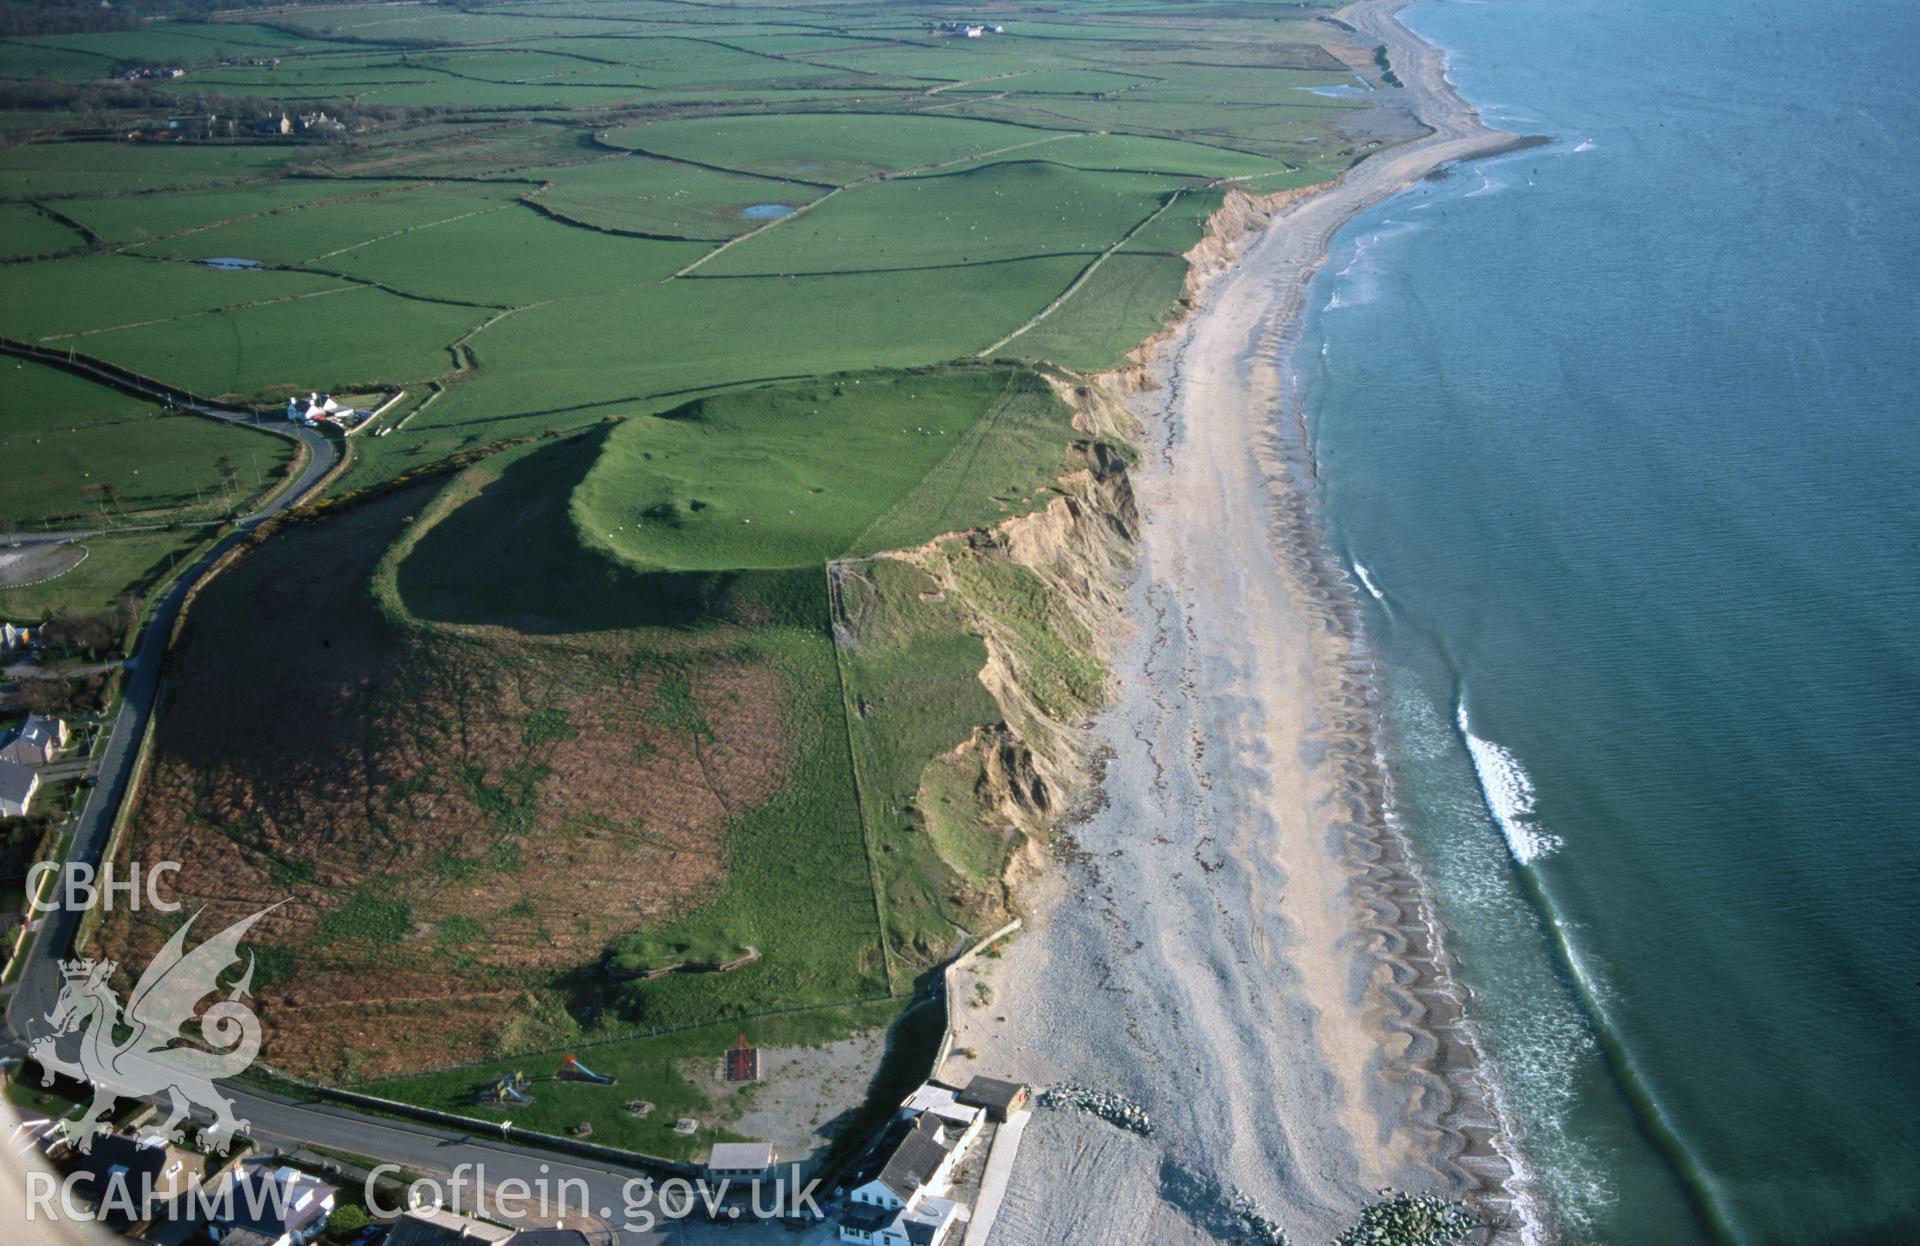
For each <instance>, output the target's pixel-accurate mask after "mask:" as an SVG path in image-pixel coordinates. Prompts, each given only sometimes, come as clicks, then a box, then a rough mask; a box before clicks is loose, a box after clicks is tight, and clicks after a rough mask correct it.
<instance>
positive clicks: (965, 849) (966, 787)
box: [833, 558, 1018, 974]
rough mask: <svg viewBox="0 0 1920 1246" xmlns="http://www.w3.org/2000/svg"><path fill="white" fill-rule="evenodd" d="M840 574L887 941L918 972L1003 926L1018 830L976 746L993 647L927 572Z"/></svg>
mask: <svg viewBox="0 0 1920 1246" xmlns="http://www.w3.org/2000/svg"><path fill="white" fill-rule="evenodd" d="M833 573H834V580H833V582H834V586H835V598H834V616H835V622H836V632H837V634H838V636H839V638H840V646H839V650H838V652H839V658H840V671H841V677H842V679H843V680H844V681H845V688H846V699H847V724H848V728H849V730H850V731H851V732H852V736H853V740H854V756H855V758H856V760H857V766H858V774H859V779H860V800H861V809H862V815H863V819H864V822H865V824H866V828H867V834H868V838H869V843H870V850H871V852H872V853H873V861H874V868H875V876H876V878H877V879H878V881H879V884H880V888H881V897H882V908H881V911H882V916H883V919H884V920H885V922H886V924H887V935H888V942H889V944H890V945H891V946H892V947H894V948H895V949H896V951H897V955H898V957H899V959H900V960H901V961H902V962H904V964H903V966H902V971H901V972H902V973H903V974H904V973H911V972H914V971H918V970H922V969H925V968H927V967H929V966H931V965H934V964H936V963H938V962H939V961H940V960H942V959H944V958H945V957H946V956H948V955H950V954H952V953H953V952H954V951H955V950H956V946H957V943H958V942H959V941H960V940H962V939H963V938H964V937H965V934H966V932H967V931H973V932H974V933H976V934H977V933H979V932H982V931H985V930H988V929H991V928H992V927H993V926H994V925H995V924H997V923H998V922H999V921H1000V920H1004V915H1005V912H1006V910H1005V897H1004V895H1003V893H1002V891H1001V889H1000V876H1001V873H1002V869H1003V867H1004V865H1005V861H1006V857H1007V854H1008V853H1009V852H1010V851H1011V850H1012V849H1013V847H1015V846H1016V844H1017V837H1018V832H1017V831H1016V830H1015V829H1014V828H1013V827H1011V826H1009V825H1005V824H1004V823H1003V822H1002V821H1001V820H999V819H997V818H996V817H995V816H994V814H995V812H996V811H995V810H994V809H993V807H992V802H993V800H994V798H995V795H996V793H995V792H994V790H993V783H992V781H991V779H990V777H989V776H988V775H987V773H986V770H985V765H984V762H983V759H982V756H981V753H980V750H978V749H975V748H969V747H968V746H969V745H972V744H974V743H975V736H976V733H977V732H986V731H990V730H991V729H992V728H994V727H996V726H997V725H998V724H999V723H1000V722H1001V713H1000V709H999V706H998V705H996V704H995V703H994V700H993V698H992V697H991V696H990V695H988V693H987V690H986V688H985V687H984V686H983V685H982V684H981V682H980V671H981V668H982V667H984V666H985V665H986V660H987V651H986V645H985V644H984V642H983V641H982V640H981V639H980V637H979V636H978V635H977V634H976V632H975V631H974V630H973V627H972V625H971V621H970V620H969V619H968V617H967V616H966V615H965V614H964V613H963V612H962V611H961V609H960V608H959V606H958V605H957V604H956V603H954V602H952V601H950V600H948V599H947V598H946V596H945V594H943V593H941V592H940V591H939V586H938V585H937V584H936V583H935V582H934V581H933V580H932V579H931V578H930V577H928V576H927V574H926V573H925V572H923V571H921V570H920V569H918V568H917V567H914V566H913V565H912V564H910V563H906V562H902V561H899V560H896V559H891V558H874V559H866V560H861V561H858V562H849V563H843V564H837V565H836V566H835V567H834V569H833ZM955 780H958V781H955Z"/></svg>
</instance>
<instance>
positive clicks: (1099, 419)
mask: <svg viewBox="0 0 1920 1246" xmlns="http://www.w3.org/2000/svg"><path fill="white" fill-rule="evenodd" d="M1319 189H1321V188H1320V187H1317V186H1311V187H1301V188H1298V189H1295V190H1288V191H1281V192H1278V193H1275V194H1272V195H1250V194H1247V193H1246V192H1244V191H1240V190H1230V191H1228V192H1227V194H1226V198H1225V201H1224V203H1223V204H1222V206H1221V208H1220V210H1219V211H1218V212H1216V213H1215V214H1214V215H1213V216H1212V217H1211V218H1210V219H1209V221H1208V226H1207V232H1206V235H1205V237H1204V238H1202V240H1201V241H1200V242H1199V243H1198V244H1196V245H1195V247H1194V248H1193V250H1191V251H1189V252H1188V253H1187V256H1186V258H1187V261H1188V264H1189V269H1188V274H1187V296H1186V299H1185V300H1183V301H1184V302H1185V303H1187V304H1191V302H1192V301H1193V300H1194V299H1195V298H1197V297H1198V296H1199V295H1200V293H1201V292H1202V291H1203V290H1204V288H1205V287H1206V285H1207V284H1208V283H1209V282H1210V281H1211V280H1212V279H1213V278H1215V277H1217V276H1218V275H1219V274H1221V273H1223V272H1225V271H1226V270H1227V269H1228V268H1229V267H1231V266H1232V264H1233V262H1234V261H1235V259H1236V258H1237V257H1238V256H1239V255H1240V253H1241V252H1242V251H1243V250H1244V249H1245V247H1246V246H1247V245H1248V244H1249V243H1250V242H1251V241H1253V240H1254V239H1255V238H1257V237H1258V236H1259V235H1260V233H1261V232H1262V231H1264V230H1265V229H1266V227H1267V225H1268V224H1269V223H1270V222H1271V220H1272V219H1273V217H1274V215H1275V214H1276V213H1278V212H1279V211H1281V210H1282V209H1283V208H1285V207H1286V206H1287V205H1288V204H1291V203H1294V202H1295V201H1297V200H1299V199H1301V198H1304V197H1306V196H1308V195H1311V194H1314V193H1316V192H1317V191H1318V190H1319ZM1177 328H1178V326H1177V325H1174V326H1170V327H1169V328H1168V329H1167V330H1165V331H1164V332H1163V334H1162V335H1161V337H1164V336H1166V335H1167V334H1171V333H1173V332H1176V331H1177ZM1158 344H1159V339H1158V338H1156V339H1155V340H1154V341H1150V342H1147V343H1144V344H1143V345H1142V346H1141V347H1140V348H1139V349H1137V350H1136V351H1134V352H1133V355H1132V357H1131V358H1130V360H1129V362H1128V363H1127V365H1126V366H1124V367H1122V368H1119V369H1116V370H1115V371H1112V372H1107V373H1102V374H1099V375H1095V376H1074V375H1072V374H1068V373H1064V372H1056V373H1052V374H1050V375H1049V376H1048V380H1049V383H1050V384H1052V386H1053V388H1054V391H1055V393H1057V394H1058V395H1059V397H1060V398H1061V400H1062V401H1064V402H1066V403H1067V404H1068V405H1069V406H1070V407H1071V408H1072V410H1073V426H1074V429H1075V430H1076V432H1077V433H1079V434H1080V436H1079V438H1078V439H1077V440H1076V441H1075V442H1074V444H1073V447H1072V449H1073V453H1074V455H1075V457H1076V458H1077V459H1078V460H1079V462H1080V464H1081V466H1079V467H1077V468H1075V469H1074V470H1072V471H1070V472H1068V473H1067V474H1066V475H1064V476H1062V477H1061V478H1060V479H1059V480H1058V481H1057V482H1056V496H1055V497H1053V499H1052V500H1051V501H1049V502H1048V503H1047V504H1046V505H1045V506H1043V507H1041V508H1040V509H1039V510H1037V511H1033V512H1031V513H1029V514H1026V515H1022V516H1019V517H1018V518H1014V519H1009V520H1007V521H1005V522H1003V523H1000V524H997V525H995V526H994V527H991V528H987V529H983V530H978V531H973V532H965V533H954V534H950V535H948V536H945V537H941V538H940V539H938V540H935V541H932V542H930V543H928V544H927V545H924V546H921V547H919V548H917V549H911V550H902V551H897V552H895V553H893V554H890V555H887V556H888V557H892V558H898V559H900V560H902V561H905V562H909V563H911V564H913V565H914V566H915V567H918V568H919V569H920V570H921V571H923V572H924V573H925V574H926V575H927V576H928V577H929V578H931V579H932V580H933V582H934V583H935V584H936V585H937V586H938V595H939V597H940V599H941V600H942V601H944V602H948V603H951V604H952V605H953V606H955V607H957V608H958V609H960V610H961V611H962V612H963V613H964V614H965V616H966V618H967V619H968V621H969V624H970V625H971V627H972V628H973V629H974V630H975V631H976V632H977V633H978V635H979V636H980V637H981V639H982V640H983V642H984V643H985V646H986V662H985V664H984V666H983V667H982V668H981V670H980V674H979V679H980V682H981V684H982V685H983V686H984V687H985V688H986V689H987V691H988V693H989V694H990V695H991V696H992V698H993V700H994V703H995V704H996V705H997V706H998V707H999V710H1000V714H1001V721H1000V722H999V723H996V724H993V725H991V726H983V727H980V728H977V729H976V730H974V732H973V733H972V735H971V736H970V737H969V738H968V739H967V740H966V741H965V742H963V743H962V744H961V745H959V746H958V747H957V748H955V749H954V750H953V751H952V752H951V753H949V754H947V755H946V756H945V757H943V758H941V759H940V760H939V763H938V764H939V766H940V768H941V770H942V772H943V773H947V774H951V773H954V772H955V771H964V772H966V773H968V774H971V775H977V776H978V777H977V779H976V780H975V781H974V790H973V792H972V793H971V799H972V801H973V803H974V805H975V808H976V810H977V814H978V816H980V817H982V818H984V819H986V820H990V821H992V822H994V823H996V824H997V825H999V826H1000V827H1001V828H1002V831H1003V833H1004V834H1005V835H1006V836H1007V837H1008V839H1009V840H1011V841H1013V842H1012V843H1011V845H1010V848H1011V851H1009V852H1008V853H1007V854H1006V856H1005V857H1004V858H1002V859H1003V860H1004V861H1005V862H1006V871H1005V873H1006V877H1003V878H1001V879H976V880H974V881H975V882H977V883H979V884H981V885H984V886H988V887H995V888H1001V889H1004V887H1005V886H1006V885H1007V884H1009V883H1010V882H1011V880H1012V879H1013V878H1015V877H1017V876H1019V875H1021V874H1024V873H1026V872H1028V871H1030V870H1032V869H1033V868H1035V867H1036V866H1037V865H1038V861H1037V859H1036V857H1035V854H1034V852H1033V847H1034V845H1035V844H1037V843H1039V842H1043V841H1044V839H1045V837H1046V835H1047V833H1048V832H1049V831H1050V830H1051V829H1052V827H1053V826H1054V825H1055V824H1056V823H1057V822H1058V821H1059V820H1060V818H1061V817H1062V816H1064V815H1065V814H1066V813H1067V812H1068V811H1069V810H1070V809H1071V808H1072V806H1073V802H1074V798H1075V795H1076V793H1078V792H1079V791H1080V790H1082V789H1083V787H1084V784H1085V780H1086V778H1087V774H1088V761H1089V749H1090V746H1089V743H1088V736H1087V727H1088V725H1089V724H1090V722H1091V720H1092V717H1093V715H1094V713H1095V712H1096V711H1097V710H1098V709H1099V708H1100V707H1101V706H1102V705H1103V704H1104V703H1105V702H1106V700H1107V699H1108V697H1109V695H1110V693H1111V691H1112V689H1111V678H1112V677H1111V673H1110V671H1109V658H1110V656H1111V654H1112V650H1113V646H1114V645H1115V643H1116V642H1117V640H1118V639H1119V638H1120V637H1121V636H1122V635H1124V634H1125V632H1126V629H1127V628H1128V626H1129V624H1128V622H1127V620H1126V616H1125V580H1126V574H1127V571H1128V568H1129V566H1130V565H1131V563H1132V558H1133V545H1134V542H1135V540H1136V537H1137V535H1138V531H1139V522H1140V517H1139V512H1138V509H1137V506H1136V503H1135V498H1134V491H1133V482H1132V479H1131V476H1130V469H1131V465H1132V460H1133V455H1134V450H1133V445H1134V443H1135V441H1136V439H1137V438H1138V437H1139V435H1140V431H1141V430H1140V426H1139V422H1138V420H1137V419H1136V418H1135V417H1134V415H1133V414H1132V412H1131V411H1130V410H1129V409H1128V402H1129V399H1130V397H1131V396H1132V395H1133V394H1135V393H1137V392H1139V391H1141V390H1143V389H1151V388H1153V387H1154V386H1155V381H1154V379H1153V378H1152V376H1151V374H1150V373H1149V371H1148V368H1147V364H1146V361H1147V360H1148V359H1149V358H1150V357H1151V355H1152V353H1153V351H1154V348H1155V347H1156V346H1157V345H1158ZM930 772H931V769H930ZM1002 898H1003V900H1008V898H1007V897H1005V894H1004V890H1003V891H1002ZM1008 902H1010V900H1008ZM993 907H994V908H995V909H996V910H997V909H998V907H999V906H993Z"/></svg>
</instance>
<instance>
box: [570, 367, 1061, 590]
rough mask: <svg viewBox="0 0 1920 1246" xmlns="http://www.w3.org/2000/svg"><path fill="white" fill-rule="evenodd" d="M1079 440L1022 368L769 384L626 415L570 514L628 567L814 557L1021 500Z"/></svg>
mask: <svg viewBox="0 0 1920 1246" xmlns="http://www.w3.org/2000/svg"><path fill="white" fill-rule="evenodd" d="M1072 437H1073V430H1072V424H1071V416H1070V413H1069V412H1068V410H1067V408H1066V406H1065V405H1064V404H1063V403H1061V402H1060V401H1059V399H1058V398H1057V397H1055V396H1054V394H1053V393H1052V392H1051V391H1050V390H1049V389H1048V388H1047V385H1046V383H1045V382H1044V381H1043V380H1041V379H1040V378H1039V377H1038V376H1036V375H1035V374H1033V373H1032V372H1030V371H1028V370H1026V369H1024V368H1017V367H1009V366H979V367H966V366H958V367H948V368H931V369H925V370H918V371H911V372H882V373H861V374H853V375H845V376H836V377H827V378H822V379H820V380H816V381H807V382H800V383H796V384H790V385H776V386H769V387H767V388H764V389H755V390H748V391H743V392H738V393H729V394H723V395H720V396H717V397H714V398H706V399H701V400H700V401H697V402H693V403H689V404H687V405H686V406H683V407H680V408H678V409H676V410H674V411H671V412H668V413H667V414H665V415H661V416H646V417H641V418H637V419H633V420H629V421H627V422H626V423H624V424H622V425H620V426H619V427H618V428H617V429H615V430H614V431H613V432H612V433H611V434H610V435H608V437H607V438H606V441H605V445H604V448H603V449H602V451H601V454H600V458H599V461H598V462H597V463H595V464H594V467H593V469H592V471H590V472H589V473H588V474H587V476H586V479H585V480H584V481H582V482H581V485H580V487H579V489H578V490H577V491H576V492H575V495H574V503H573V517H574V521H575V522H576V523H577V524H578V526H579V527H580V529H581V531H582V532H583V533H584V534H585V537H586V540H587V542H588V543H590V544H592V545H595V546H598V547H600V548H602V549H605V550H607V551H610V552H612V553H614V554H616V555H618V556H619V557H621V558H624V559H626V560H628V561H630V562H631V564H632V565H634V566H636V567H642V568H648V569H660V570H675V571H690V570H697V571H722V570H737V569H747V568H761V569H766V568H779V567H801V566H815V567H817V566H819V565H820V564H822V563H824V562H826V561H827V560H829V559H834V558H846V557H854V556H859V555H863V554H871V553H876V552H878V551H881V550H887V549H901V548H906V547H909V546H913V545H918V544H920V543H921V542H923V541H926V540H928V539H930V538H932V537H934V536H938V535H939V534H941V533H943V532H951V531H956V530H959V529H964V528H971V527H977V526H980V525H982V524H989V523H994V522H997V521H999V520H1000V519H1003V518H1005V517H1007V516H1008V515H1009V514H1013V513H1016V512H1018V511H1020V510H1025V509H1030V508H1031V507H1032V506H1033V505H1034V502H1035V498H1036V496H1037V495H1043V494H1044V491H1045V490H1046V488H1047V486H1048V485H1050V484H1051V482H1052V481H1053V480H1054V479H1055V478H1056V477H1057V476H1059V474H1060V473H1061V472H1062V471H1064V470H1065V469H1066V467H1067V465H1068V460H1067V446H1068V443H1069V441H1070V440H1071V439H1072Z"/></svg>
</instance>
